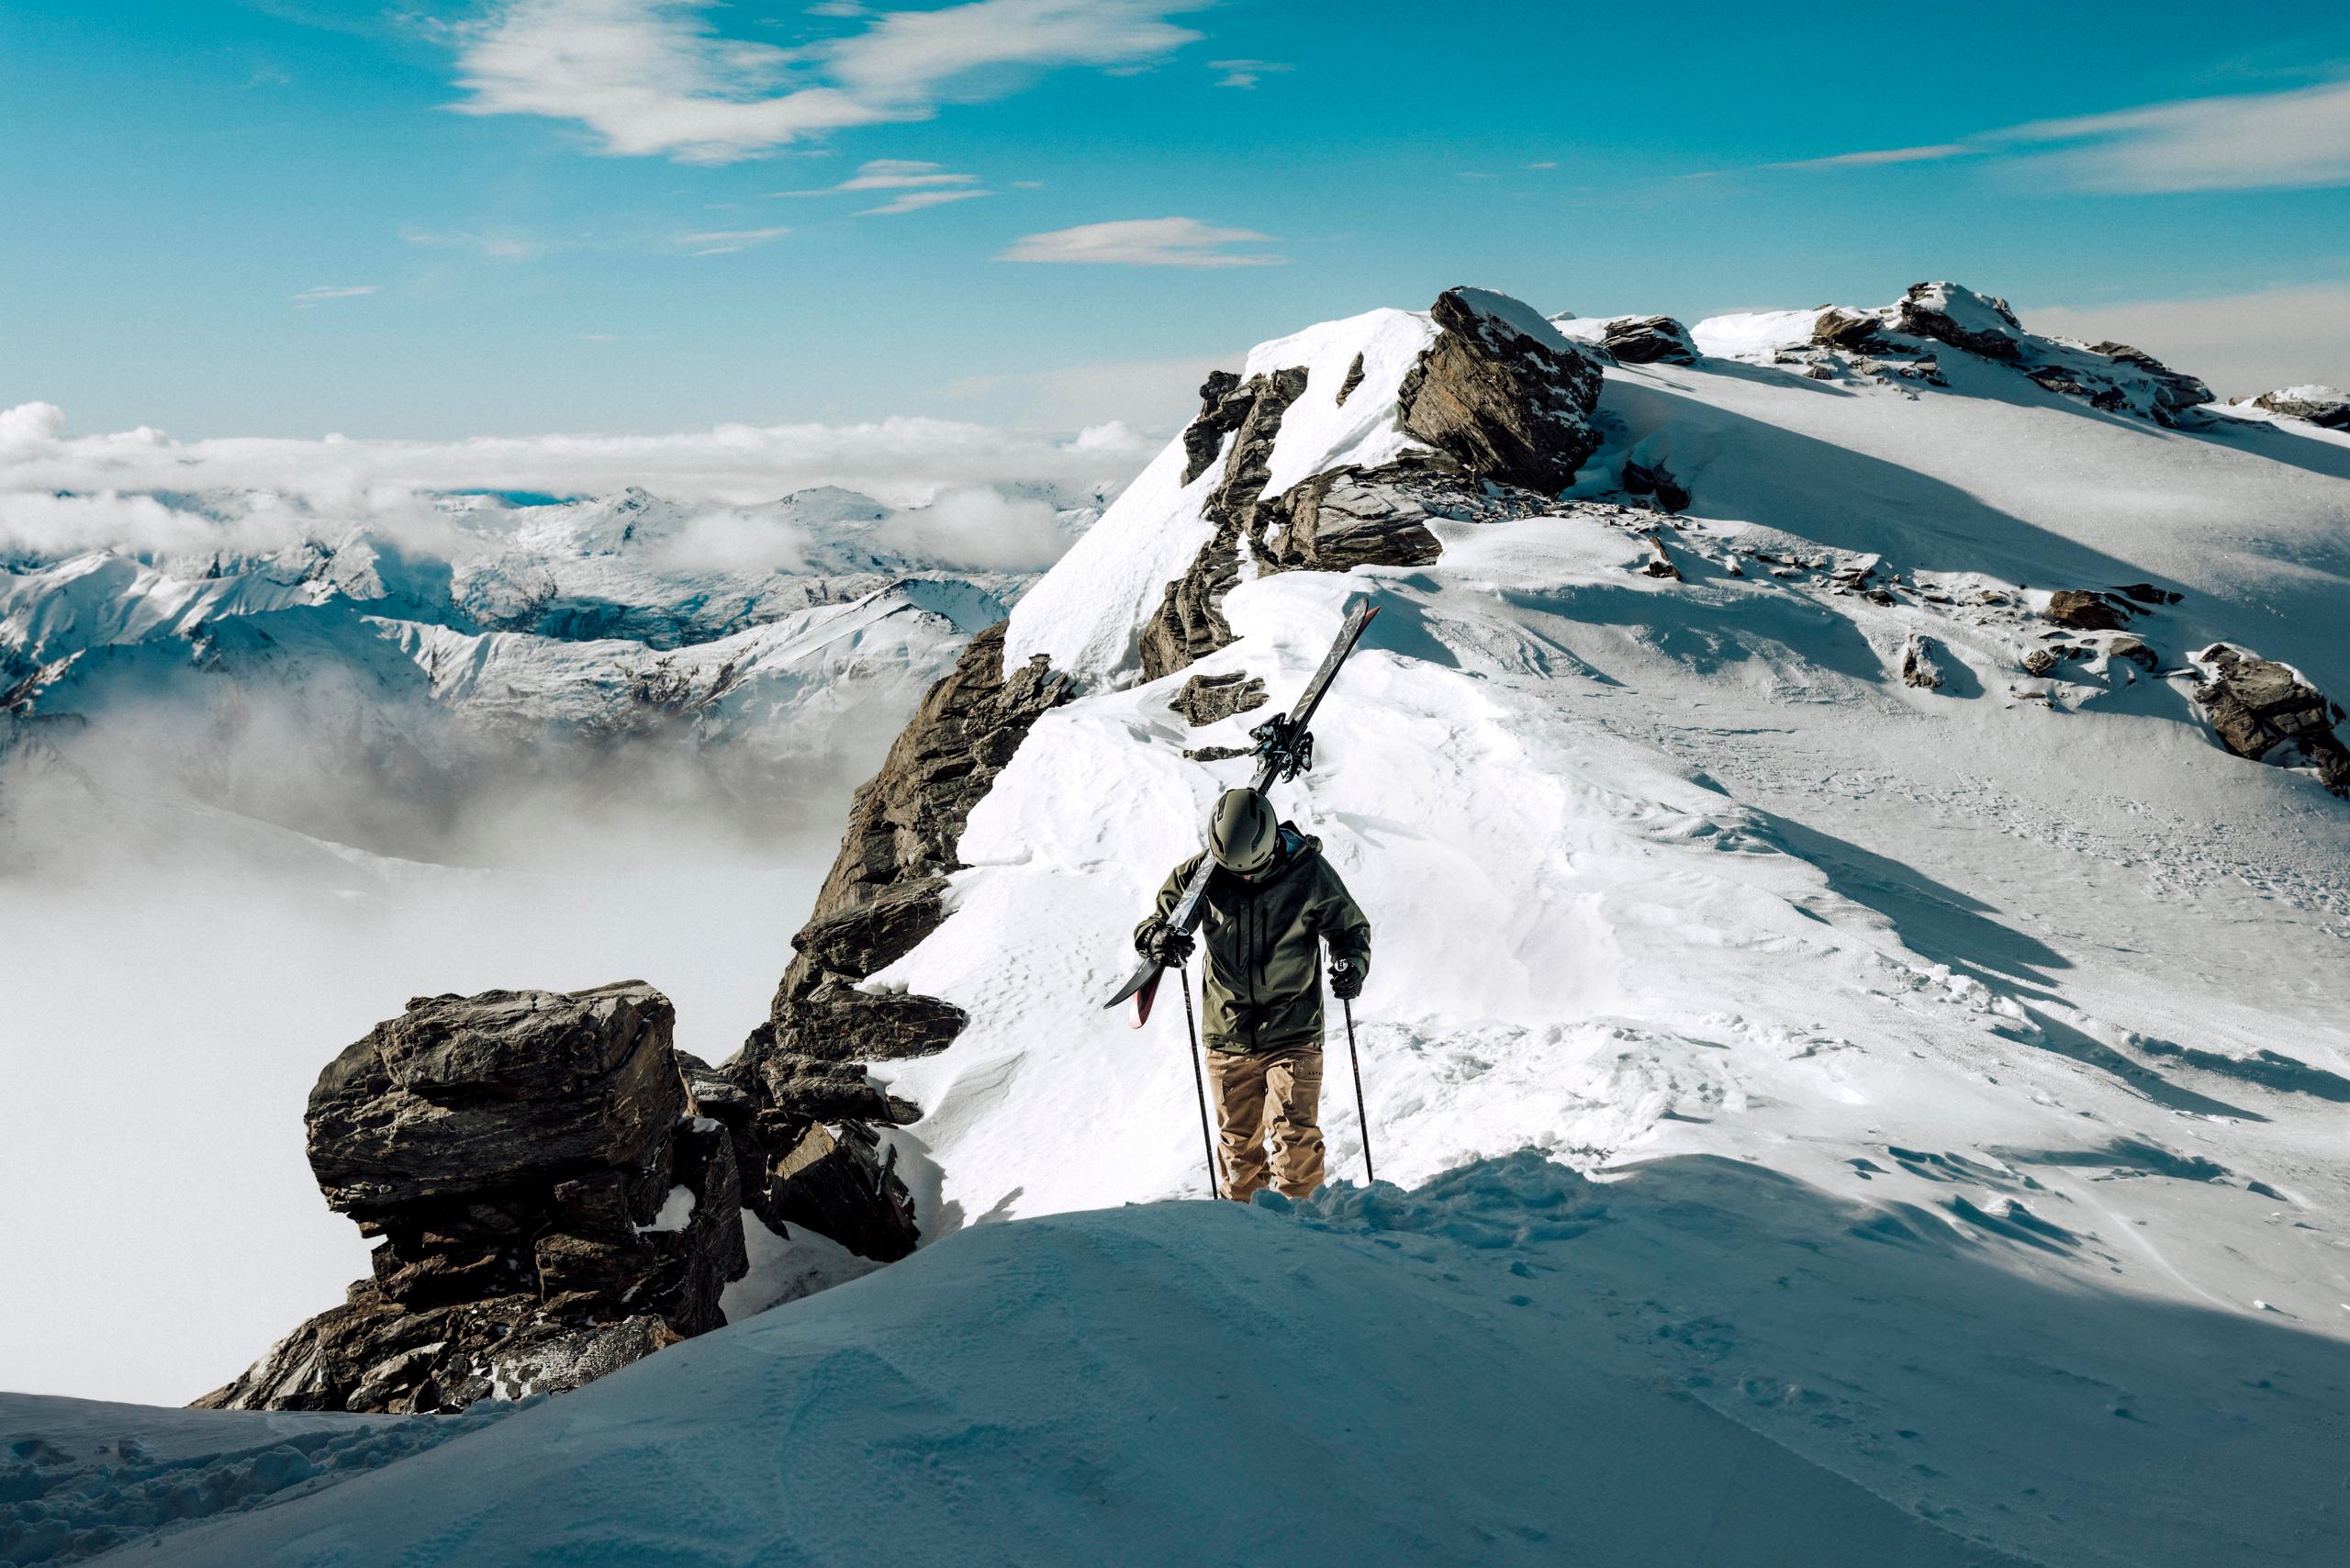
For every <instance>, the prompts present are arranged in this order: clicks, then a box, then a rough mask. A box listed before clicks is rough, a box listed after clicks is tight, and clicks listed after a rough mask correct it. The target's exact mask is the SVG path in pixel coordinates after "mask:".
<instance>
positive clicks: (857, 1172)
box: [769, 1122, 921, 1262]
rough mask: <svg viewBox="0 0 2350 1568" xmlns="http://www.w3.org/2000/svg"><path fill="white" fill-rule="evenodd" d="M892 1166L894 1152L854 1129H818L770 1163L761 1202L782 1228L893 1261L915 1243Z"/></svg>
mask: <svg viewBox="0 0 2350 1568" xmlns="http://www.w3.org/2000/svg"><path fill="white" fill-rule="evenodd" d="M897 1163H898V1151H897V1148H896V1147H895V1146H894V1145H890V1146H885V1145H884V1144H883V1143H882V1142H881V1140H880V1139H879V1138H878V1137H877V1136H876V1135H875V1134H874V1132H873V1131H872V1129H871V1128H869V1127H867V1126H864V1125H863V1124H862V1123H858V1122H839V1123H830V1124H827V1123H822V1122H819V1123H817V1124H815V1125H814V1126H811V1127H809V1128H808V1129H807V1130H806V1131H805V1132H803V1133H802V1134H801V1135H800V1141H799V1142H798V1143H797V1144H795V1145H794V1146H793V1147H792V1148H790V1149H789V1150H788V1151H786V1152H785V1154H784V1155H783V1157H782V1158H781V1159H778V1161H777V1162H776V1166H775V1170H774V1171H773V1173H772V1175H771V1177H770V1178H769V1202H770V1203H771V1204H773V1206H774V1208H775V1211H776V1213H777V1215H778V1216H780V1217H781V1218H782V1219H783V1220H785V1221H786V1222H788V1223H789V1224H792V1225H803V1226H807V1227H808V1228H809V1229H811V1230H813V1231H816V1232H817V1233H819V1234H820V1235H823V1236H829V1237H831V1238H833V1239H834V1241H837V1242H839V1243H840V1244H841V1245H842V1246H844V1247H845V1248H847V1249H849V1250H850V1251H852V1252H855V1253H856V1254H857V1255H858V1256H860V1257H864V1258H875V1259H878V1260H881V1261H883V1262H894V1261H895V1260H898V1259H900V1258H903V1257H905V1256H907V1255H908V1254H909V1253H911V1252H912V1251H913V1249H914V1245H915V1243H916V1242H917V1241H919V1240H920V1239H921V1233H920V1231H919V1229H918V1228H917V1226H916V1225H915V1223H914V1202H913V1197H912V1193H908V1192H907V1190H906V1185H905V1183H904V1182H901V1181H900V1180H899V1179H898V1176H897Z"/></svg>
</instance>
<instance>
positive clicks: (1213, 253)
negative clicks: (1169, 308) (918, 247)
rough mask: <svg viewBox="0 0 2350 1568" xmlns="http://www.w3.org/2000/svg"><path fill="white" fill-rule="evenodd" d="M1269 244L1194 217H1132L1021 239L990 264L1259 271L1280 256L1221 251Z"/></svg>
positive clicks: (1260, 236) (1266, 239)
mask: <svg viewBox="0 0 2350 1568" xmlns="http://www.w3.org/2000/svg"><path fill="white" fill-rule="evenodd" d="M1271 240H1272V236H1271V235H1270V234H1259V233H1258V232H1256V231H1255V230H1249V229H1217V228H1214V227H1212V226H1211V225H1208V224H1205V223H1203V222H1201V221H1200V220H1199V219H1198V218H1125V219H1121V220H1119V221H1117V222H1113V223H1082V224H1080V225H1078V226H1077V227H1076V228H1074V229H1056V230H1051V231H1049V232H1047V233H1043V234H1027V235H1023V236H1022V237H1021V238H1020V239H1018V240H1015V241H1013V242H1012V244H1011V245H1010V246H1008V247H1007V248H1005V249H1004V250H1003V251H1002V252H1001V253H1000V254H998V255H997V257H996V260H998V261H1000V262H1064V263H1103V264H1114V265H1121V266H1136V267H1261V266H1270V265H1271V264H1273V263H1277V262H1279V261H1281V259H1282V258H1281V257H1280V256H1273V255H1264V254H1259V253H1250V252H1235V251H1230V250H1227V249H1225V247H1226V246H1230V245H1262V244H1268V243H1270V241H1271Z"/></svg>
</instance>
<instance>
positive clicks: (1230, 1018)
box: [1135, 823, 1371, 1055]
mask: <svg viewBox="0 0 2350 1568" xmlns="http://www.w3.org/2000/svg"><path fill="white" fill-rule="evenodd" d="M1205 858H1206V856H1205V854H1204V852H1203V853H1202V854H1199V855H1194V856H1192V857H1191V858H1190V859H1188V860H1186V861H1184V862H1183V863H1182V864H1181V866H1178V867H1176V868H1175V869H1174V870H1173V871H1172V872H1170V873H1169V876H1168V878H1167V885H1166V886H1165V887H1163V888H1161V889H1159V890H1158V909H1157V912H1156V913H1153V914H1152V916H1151V917H1150V918H1149V919H1148V920H1146V921H1144V922H1143V923H1142V924H1140V925H1138V926H1136V928H1135V946H1136V947H1137V948H1139V947H1141V946H1144V945H1145V943H1146V942H1147V940H1148V937H1149V935H1150V931H1151V928H1152V927H1153V926H1155V925H1157V924H1159V922H1161V921H1163V920H1165V919H1166V918H1167V917H1168V916H1169V914H1171V913H1174V910H1175V905H1176V903H1177V902H1180V901H1181V898H1182V896H1183V886H1184V884H1185V883H1187V882H1189V881H1190V880H1191V879H1192V872H1193V871H1194V870H1196V869H1197V868H1198V867H1199V864H1200V862H1201V861H1202V860H1203V859H1205ZM1200 909H1201V918H1200V927H1199V936H1200V939H1201V945H1202V946H1203V947H1204V948H1205V949H1206V951H1207V983H1206V986H1205V991H1206V993H1207V1043H1208V1048H1209V1049H1210V1050H1215V1051H1240V1052H1245V1053H1248V1054H1249V1055H1263V1054H1266V1053H1268V1052H1272V1051H1285V1050H1295V1049H1298V1048H1299V1047H1313V1048H1315V1049H1317V1050H1318V1049H1320V1048H1321V1045H1322V951H1321V949H1322V945H1323V944H1324V943H1328V944H1329V946H1330V957H1331V958H1351V959H1353V960H1354V962H1355V964H1356V966H1357V967H1358V968H1360V969H1361V970H1362V971H1363V972H1364V973H1365V974H1366V975H1368V974H1369V973H1370V972H1371V922H1370V921H1368V920H1365V919H1364V918H1363V913H1362V911H1361V910H1360V908H1358V907H1357V906H1356V904H1355V901H1354V900H1353V899H1352V898H1351V897H1349V896H1348V892H1347V885H1346V884H1345V883H1344V882H1341V881H1340V880H1338V873H1337V871H1336V870H1335V869H1334V868H1332V867H1331V865H1330V863H1329V862H1328V861H1327V860H1325V859H1324V858H1322V841H1321V840H1320V839H1318V838H1312V837H1309V836H1307V835H1306V834H1303V833H1300V832H1299V831H1298V830H1297V827H1296V825H1295V824H1294V823H1281V847H1280V849H1279V850H1278V851H1276V852H1275V855H1274V858H1273V864H1272V867H1271V868H1270V869H1269V870H1268V871H1266V872H1265V874H1264V875H1263V876H1261V877H1259V878H1258V879H1257V880H1255V881H1254V882H1244V881H1242V880H1241V879H1239V878H1237V877H1236V876H1234V875H1233V874H1232V873H1231V872H1229V871H1225V870H1221V869H1219V870H1218V871H1217V872H1216V873H1215V874H1214V876H1213V877H1211V878H1209V879H1208V890H1207V894H1206V896H1205V897H1203V898H1202V899H1201V901H1200Z"/></svg>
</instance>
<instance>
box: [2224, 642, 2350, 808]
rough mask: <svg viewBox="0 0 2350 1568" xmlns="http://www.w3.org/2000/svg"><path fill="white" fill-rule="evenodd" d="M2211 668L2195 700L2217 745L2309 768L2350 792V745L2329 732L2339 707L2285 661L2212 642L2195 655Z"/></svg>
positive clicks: (2342, 792)
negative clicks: (2208, 724)
mask: <svg viewBox="0 0 2350 1568" xmlns="http://www.w3.org/2000/svg"><path fill="white" fill-rule="evenodd" d="M2195 662H2196V663H2197V664H2199V665H2202V666H2206V667H2207V668H2209V669H2210V672H2211V678H2210V679H2209V680H2207V681H2205V682H2203V683H2202V684H2201V685H2199V686H2198V687H2197V688H2196V689H2195V700H2196V702H2197V703H2198V704H2199V706H2200V707H2201V708H2202V710H2203V713H2204V717H2205V718H2207V719H2209V720H2210V724H2211V730H2212V733H2213V734H2216V735H2218V736H2219V738H2220V744H2221V745H2223V746H2225V747H2227V749H2228V750H2230V751H2232V752H2233V753H2234V754H2235V755H2236V756H2243V757H2250V758H2252V759H2253V760H2255V761H2259V762H2274V763H2278V764H2280V765H2284V766H2288V767H2304V766H2305V767H2314V768H2316V769H2317V775H2318V780H2319V782H2321V783H2322V784H2323V785H2324V786H2325V787H2326V788H2327V789H2328V790H2332V791H2333V793H2335V794H2337V795H2344V796H2350V747H2345V746H2344V745H2343V744H2342V741H2341V739H2340V737H2338V736H2337V735H2335V734H2334V733H2333V726H2334V723H2335V722H2336V718H2335V715H2336V713H2337V712H2338V711H2339V710H2338V709H2337V708H2336V707H2335V706H2334V704H2333V703H2332V702H2330V701H2328V700H2326V697H2325V694H2324V693H2322V692H2321V691H2319V690H2318V689H2316V688H2315V687H2313V686H2311V685H2310V684H2308V683H2307V682H2306V681H2303V680H2301V679H2300V678H2299V677H2297V676H2295V675H2294V674H2293V672H2292V671H2291V670H2290V669H2288V667H2286V666H2283V665H2280V664H2277V663H2275V662H2273V661H2272V660H2268V659H2264V658H2258V657H2255V655H2250V654H2247V653H2244V652H2243V651H2242V650H2241V649H2238V648H2233V647H2230V646H2229V645H2228V644H2225V643H2214V644H2211V646H2210V647H2208V648H2206V649H2204V650H2203V651H2202V652H2201V653H2199V654H2198V655H2195Z"/></svg>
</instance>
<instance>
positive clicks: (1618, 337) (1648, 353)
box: [1600, 316, 1697, 364]
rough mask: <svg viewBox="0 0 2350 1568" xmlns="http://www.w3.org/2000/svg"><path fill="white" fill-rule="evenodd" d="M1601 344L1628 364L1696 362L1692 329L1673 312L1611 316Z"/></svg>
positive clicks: (1622, 362) (1619, 359) (1620, 360)
mask: <svg viewBox="0 0 2350 1568" xmlns="http://www.w3.org/2000/svg"><path fill="white" fill-rule="evenodd" d="M1600 343H1601V346H1603V347H1604V348H1606V350H1607V352H1608V353H1611V354H1614V355H1615V356H1616V358H1617V361H1618V362H1619V363H1621V364H1696V363H1697V345H1696V344H1695V342H1692V341H1691V339H1690V336H1689V329H1688V328H1686V327H1684V326H1683V325H1682V324H1681V323H1680V322H1678V321H1676V320H1674V319H1673V318H1672V317H1670V316H1620V317H1617V318H1616V319H1612V320H1610V321H1609V322H1608V323H1607V324H1606V328H1605V329H1604V330H1603V331H1602V333H1601V337H1600Z"/></svg>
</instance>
